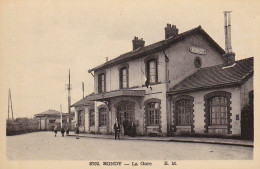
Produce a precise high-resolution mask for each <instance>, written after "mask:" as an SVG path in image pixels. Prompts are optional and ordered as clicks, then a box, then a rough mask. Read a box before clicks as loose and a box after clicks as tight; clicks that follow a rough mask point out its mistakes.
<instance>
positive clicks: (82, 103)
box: [71, 93, 94, 107]
mask: <svg viewBox="0 0 260 169" xmlns="http://www.w3.org/2000/svg"><path fill="white" fill-rule="evenodd" d="M93 94H94V93H91V94H90V95H93ZM90 95H88V96H90ZM88 96H86V97H84V98H83V99H81V100H79V101H77V102H76V103H74V104H73V105H71V107H79V106H92V105H94V101H90V100H88Z"/></svg>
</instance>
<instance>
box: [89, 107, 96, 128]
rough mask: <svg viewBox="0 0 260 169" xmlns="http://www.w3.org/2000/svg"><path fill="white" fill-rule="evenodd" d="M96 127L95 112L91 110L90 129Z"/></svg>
mask: <svg viewBox="0 0 260 169" xmlns="http://www.w3.org/2000/svg"><path fill="white" fill-rule="evenodd" d="M92 126H95V110H94V109H93V108H91V109H89V127H92Z"/></svg>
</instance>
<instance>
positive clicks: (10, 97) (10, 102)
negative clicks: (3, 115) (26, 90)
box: [8, 88, 14, 119]
mask: <svg viewBox="0 0 260 169" xmlns="http://www.w3.org/2000/svg"><path fill="white" fill-rule="evenodd" d="M10 108H11V111H12V119H14V112H13V103H12V96H11V89H10V88H9V93H8V119H9V113H10Z"/></svg>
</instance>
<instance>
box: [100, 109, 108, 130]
mask: <svg viewBox="0 0 260 169" xmlns="http://www.w3.org/2000/svg"><path fill="white" fill-rule="evenodd" d="M98 112H99V126H106V125H107V121H108V115H107V114H108V113H107V109H106V108H105V107H101V108H99V110H98Z"/></svg>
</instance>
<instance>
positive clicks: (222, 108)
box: [209, 96, 227, 125]
mask: <svg viewBox="0 0 260 169" xmlns="http://www.w3.org/2000/svg"><path fill="white" fill-rule="evenodd" d="M209 111H210V125H227V98H226V97H224V96H216V97H212V98H210V100H209Z"/></svg>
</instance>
